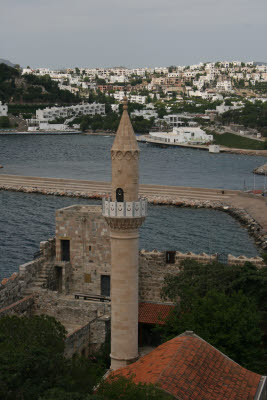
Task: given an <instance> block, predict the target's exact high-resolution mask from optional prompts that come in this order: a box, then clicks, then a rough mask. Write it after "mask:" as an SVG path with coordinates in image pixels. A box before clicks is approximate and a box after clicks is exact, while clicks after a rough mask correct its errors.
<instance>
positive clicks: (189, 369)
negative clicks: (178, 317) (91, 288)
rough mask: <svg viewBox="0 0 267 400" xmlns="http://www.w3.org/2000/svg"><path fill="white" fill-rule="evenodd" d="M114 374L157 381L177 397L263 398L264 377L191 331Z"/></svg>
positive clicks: (189, 399) (207, 399)
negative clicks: (241, 364)
mask: <svg viewBox="0 0 267 400" xmlns="http://www.w3.org/2000/svg"><path fill="white" fill-rule="evenodd" d="M139 317H140V315H139ZM113 374H114V375H115V376H116V375H122V376H125V377H129V378H130V377H131V376H132V375H133V380H134V382H135V383H139V382H142V383H152V384H157V385H158V386H159V387H161V388H162V389H163V390H164V391H166V392H167V393H169V394H171V395H172V396H174V398H175V399H179V400H263V399H266V397H265V396H266V377H261V376H260V375H258V374H255V373H254V372H251V371H248V370H247V369H245V368H243V367H241V366H240V365H239V364H237V363H236V362H234V361H232V360H231V359H229V358H228V357H227V356H225V355H224V354H223V353H221V352H220V351H218V350H217V349H215V348H214V347H213V346H211V345H210V344H209V343H207V342H206V341H204V340H203V339H201V338H200V337H199V336H197V335H195V334H194V333H193V332H185V333H183V334H182V335H180V336H177V337H176V338H174V339H172V340H170V341H168V342H166V343H164V344H162V345H161V346H159V347H157V348H156V349H155V350H153V351H152V352H151V353H149V354H147V355H145V356H144V357H142V358H140V359H139V360H138V361H137V362H135V363H133V364H131V365H128V366H127V367H124V368H120V369H118V370H117V371H116V372H113Z"/></svg>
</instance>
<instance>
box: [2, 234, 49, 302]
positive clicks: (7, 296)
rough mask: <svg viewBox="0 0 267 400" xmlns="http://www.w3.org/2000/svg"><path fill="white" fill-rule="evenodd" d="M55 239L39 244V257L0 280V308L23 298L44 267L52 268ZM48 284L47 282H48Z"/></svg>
mask: <svg viewBox="0 0 267 400" xmlns="http://www.w3.org/2000/svg"><path fill="white" fill-rule="evenodd" d="M54 253H55V239H49V240H47V241H45V242H41V243H40V256H39V257H38V258H36V259H34V260H32V261H30V262H28V263H26V264H23V265H20V266H19V272H18V273H14V274H13V275H12V276H11V277H10V278H5V279H3V280H2V282H1V285H0V307H6V306H8V305H10V304H12V303H14V302H16V301H18V300H20V299H22V298H23V296H24V292H25V291H26V290H27V289H28V288H29V287H31V286H32V285H34V281H35V280H36V279H38V277H39V275H40V274H41V273H42V271H43V269H44V267H45V266H48V269H51V268H52V264H51V261H52V259H53V256H54ZM48 284H49V282H48Z"/></svg>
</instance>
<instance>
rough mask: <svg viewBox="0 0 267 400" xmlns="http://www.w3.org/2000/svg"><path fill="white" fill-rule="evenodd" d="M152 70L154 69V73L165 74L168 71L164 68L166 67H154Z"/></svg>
mask: <svg viewBox="0 0 267 400" xmlns="http://www.w3.org/2000/svg"><path fill="white" fill-rule="evenodd" d="M154 71H155V74H162V75H165V74H167V73H168V72H169V70H168V68H166V67H156V68H155V69H154Z"/></svg>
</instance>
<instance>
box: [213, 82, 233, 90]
mask: <svg viewBox="0 0 267 400" xmlns="http://www.w3.org/2000/svg"><path fill="white" fill-rule="evenodd" d="M216 89H218V90H223V91H225V92H228V91H231V90H232V83H231V81H221V82H217V85H216Z"/></svg>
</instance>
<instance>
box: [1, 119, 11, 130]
mask: <svg viewBox="0 0 267 400" xmlns="http://www.w3.org/2000/svg"><path fill="white" fill-rule="evenodd" d="M0 128H11V124H10V121H9V118H8V117H0Z"/></svg>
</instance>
